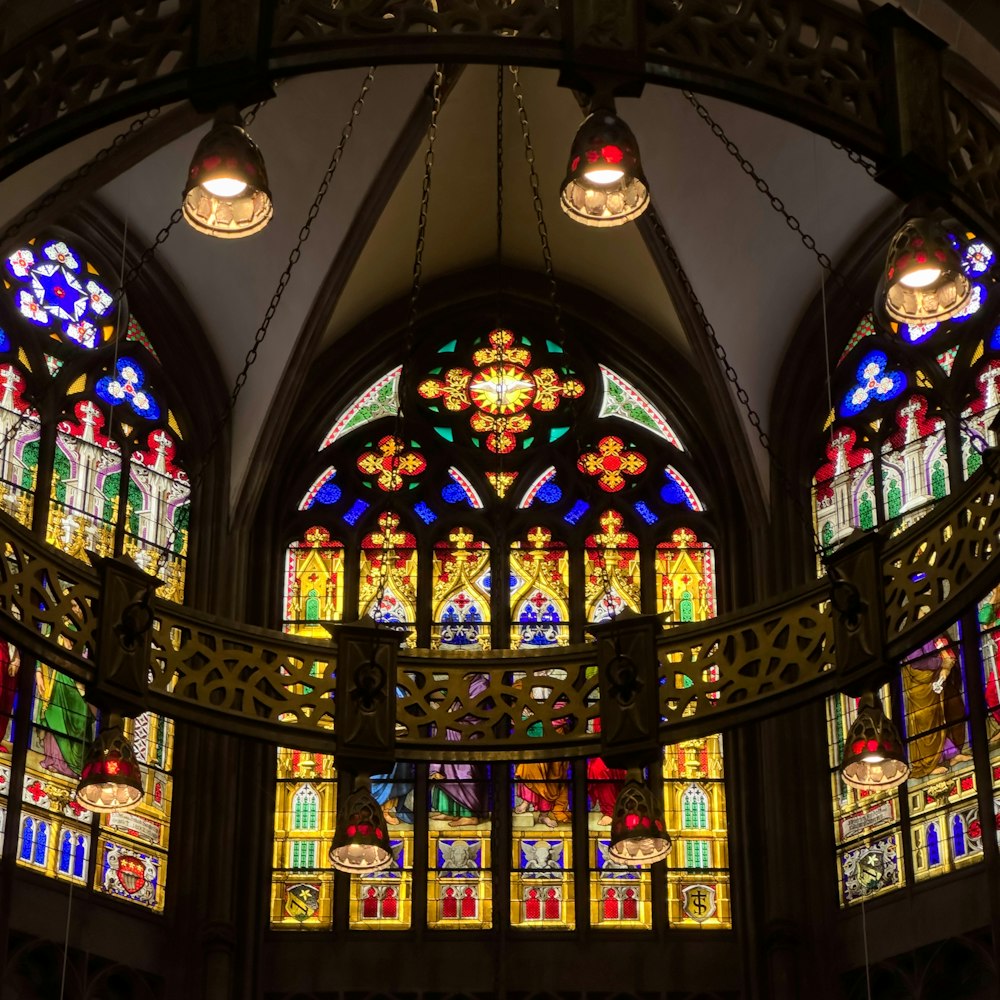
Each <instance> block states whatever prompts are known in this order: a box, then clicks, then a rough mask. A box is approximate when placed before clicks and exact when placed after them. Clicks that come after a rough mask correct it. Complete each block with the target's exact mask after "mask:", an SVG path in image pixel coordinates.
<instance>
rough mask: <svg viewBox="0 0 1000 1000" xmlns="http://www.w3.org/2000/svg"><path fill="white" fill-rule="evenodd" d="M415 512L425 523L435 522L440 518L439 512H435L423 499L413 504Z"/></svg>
mask: <svg viewBox="0 0 1000 1000" xmlns="http://www.w3.org/2000/svg"><path fill="white" fill-rule="evenodd" d="M413 513H414V514H416V515H417V517H419V518H420V520H421V521H423V522H424V524H433V523H434V522H435V521H436V520H437V519H438V516H437V514H435V513H434V511H432V510H431V509H430V507H428V506H427V504H425V503H424V502H423V500H421V501H420V502H419V503H415V504H414V505H413Z"/></svg>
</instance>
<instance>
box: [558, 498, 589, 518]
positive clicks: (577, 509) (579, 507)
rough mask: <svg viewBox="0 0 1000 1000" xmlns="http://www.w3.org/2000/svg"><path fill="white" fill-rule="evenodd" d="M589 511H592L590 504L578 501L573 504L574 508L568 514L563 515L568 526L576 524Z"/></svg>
mask: <svg viewBox="0 0 1000 1000" xmlns="http://www.w3.org/2000/svg"><path fill="white" fill-rule="evenodd" d="M588 510H590V504H589V503H587V502H586V500H577V502H576V503H575V504H573V506H572V508H571V509H570V510H569V511H568V512H567V513H565V514H563V520H564V521H565V522H566V523H567V524H576V523H577V521H579V520H580V518H581V517H583V515H584V514H586V513H587V511H588Z"/></svg>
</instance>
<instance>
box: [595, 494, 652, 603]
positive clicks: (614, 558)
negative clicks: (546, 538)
mask: <svg viewBox="0 0 1000 1000" xmlns="http://www.w3.org/2000/svg"><path fill="white" fill-rule="evenodd" d="M599 525H600V530H599V531H596V532H594V534H592V535H588V536H587V540H586V542H585V543H584V559H585V563H586V565H585V570H586V576H585V578H584V587H585V596H584V602H585V604H586V609H587V621H590V622H602V621H607V620H608V619H609V618H614V617H615V616H616V615H618V614H620V613H621V612H622V611H624V610H625V609H626V608H630V609H631V610H632V611H638V610H639V609H640V604H641V600H640V594H641V591H640V579H639V539H638V538H637V537H636V536H635V535H634V534H633V533H632V532H631V531H629V530H628V529H627V528H626V527H625V519H624V518H623V517H622V515H621V514H619V513H618V511H616V510H606V511H605V512H604V513H603V514H602V515H601V516H600V519H599Z"/></svg>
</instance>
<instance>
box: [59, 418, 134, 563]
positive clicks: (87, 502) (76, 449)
mask: <svg viewBox="0 0 1000 1000" xmlns="http://www.w3.org/2000/svg"><path fill="white" fill-rule="evenodd" d="M73 414H74V416H75V418H76V419H75V420H66V421H64V422H63V423H61V424H60V425H59V430H58V432H57V434H56V451H55V459H54V468H53V471H52V496H51V501H50V504H49V523H48V529H47V533H46V539H47V541H48V542H49V543H51V544H52V545H57V546H58V547H59V548H61V549H62V550H63V551H64V552H67V553H69V555H71V556H73V557H74V558H76V559H85V558H86V553H87V552H88V551H90V552H96V553H97V554H98V555H102V556H110V555H113V554H114V546H115V525H116V524H117V522H118V515H119V510H120V505H121V452H120V448H119V447H118V444H117V443H116V442H115V441H113V440H110V439H109V438H108V437H107V436H106V435H105V433H104V414H103V413H101V411H100V410H99V409H98V408H97V407H96V406H95V405H94V404H93V403H92V402H91V401H90V400H89V399H85V400H82V401H81V402H79V403H77V404H76V405H75V406H74V408H73Z"/></svg>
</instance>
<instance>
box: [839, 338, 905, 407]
mask: <svg viewBox="0 0 1000 1000" xmlns="http://www.w3.org/2000/svg"><path fill="white" fill-rule="evenodd" d="M888 364H889V358H888V357H887V355H886V354H885V353H884V352H882V351H869V352H868V354H866V355H865V356H864V357H863V358H862V359H861V361H860V363H859V364H858V376H857V383H856V384H855V385H854V386H853V387H852V388H851V389H850V390H849V391H848V393H847V395H846V396H844V398H843V400H842V401H841V404H840V413H841V416H845V417H847V416H853V415H854V414H856V413H860V412H861V411H862V410H864V409H865V408H866V407H867V406H869V405H870V404H871V403H875V402H885V401H886V400H888V399H893V398H894V397H895V396H898V395H899V394H900V393H901V392H902V391H903V390H904V389H905V388H906V376H905V375H904V374H903V373H902V372H901V371H889V369H888Z"/></svg>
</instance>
